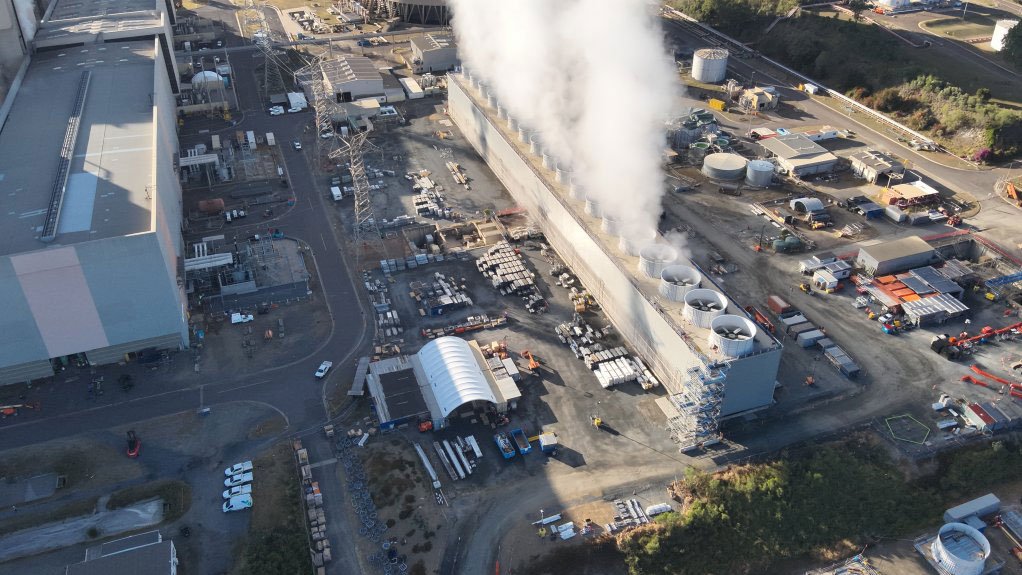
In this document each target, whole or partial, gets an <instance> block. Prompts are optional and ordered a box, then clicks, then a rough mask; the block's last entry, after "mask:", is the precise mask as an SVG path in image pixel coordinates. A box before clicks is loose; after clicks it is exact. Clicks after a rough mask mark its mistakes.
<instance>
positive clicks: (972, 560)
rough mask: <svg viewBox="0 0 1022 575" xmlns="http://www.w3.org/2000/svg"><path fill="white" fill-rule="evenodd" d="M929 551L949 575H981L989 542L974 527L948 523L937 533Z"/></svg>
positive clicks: (988, 549) (987, 554) (987, 553)
mask: <svg viewBox="0 0 1022 575" xmlns="http://www.w3.org/2000/svg"><path fill="white" fill-rule="evenodd" d="M930 551H931V552H932V553H933V559H934V560H935V561H936V562H937V564H939V565H940V566H941V567H942V568H943V569H944V570H945V571H947V572H948V573H950V574H951V575H981V574H982V573H983V570H984V569H985V568H986V560H987V559H988V558H989V557H990V542H989V541H987V538H986V537H985V536H984V535H983V534H982V533H980V532H979V530H977V529H976V528H975V527H970V526H968V525H966V524H964V523H948V524H947V525H944V526H943V527H941V528H940V531H938V532H937V538H936V539H934V540H933V543H931V544H930Z"/></svg>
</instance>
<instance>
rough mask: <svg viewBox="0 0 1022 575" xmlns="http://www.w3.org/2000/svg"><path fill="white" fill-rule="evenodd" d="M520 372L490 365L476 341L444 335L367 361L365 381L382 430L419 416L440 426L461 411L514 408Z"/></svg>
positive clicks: (498, 365) (460, 413)
mask: <svg viewBox="0 0 1022 575" xmlns="http://www.w3.org/2000/svg"><path fill="white" fill-rule="evenodd" d="M516 374H517V369H515V368H514V367H513V364H512V366H510V370H509V366H505V365H504V364H495V365H490V363H489V362H487V359H486V357H484V356H483V353H482V351H481V350H480V349H479V345H478V344H477V343H476V342H474V341H472V342H468V341H465V340H463V339H461V338H458V337H453V336H444V337H440V338H437V339H435V340H433V341H431V342H429V343H428V344H426V345H425V346H423V348H422V349H421V350H419V353H417V354H415V355H410V356H400V357H393V358H387V359H384V360H381V361H377V362H373V363H371V364H369V373H368V374H367V375H366V385H367V386H368V387H369V394H370V395H371V396H372V399H373V408H374V410H375V411H376V415H377V418H378V419H379V422H380V428H381V429H393V428H395V427H397V426H399V425H403V424H407V423H415V422H420V421H430V422H432V424H433V427H434V428H435V429H442V428H444V427H447V425H448V424H449V422H450V420H451V419H453V418H455V417H458V416H460V415H465V416H470V415H472V414H473V413H477V412H479V411H483V412H485V411H490V410H493V411H496V412H497V413H506V412H507V411H509V410H513V409H514V408H515V407H516V406H517V403H518V400H519V399H520V398H521V392H520V391H519V390H518V385H517V384H516V383H515V381H514V377H515V375H516Z"/></svg>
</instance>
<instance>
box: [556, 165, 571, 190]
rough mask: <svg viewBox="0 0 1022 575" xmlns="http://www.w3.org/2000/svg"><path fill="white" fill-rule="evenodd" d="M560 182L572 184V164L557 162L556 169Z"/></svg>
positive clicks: (558, 181)
mask: <svg viewBox="0 0 1022 575" xmlns="http://www.w3.org/2000/svg"><path fill="white" fill-rule="evenodd" d="M554 175H555V176H556V177H557V183H558V184H564V185H571V183H572V182H571V166H569V165H568V164H567V163H565V162H557V169H556V170H554Z"/></svg>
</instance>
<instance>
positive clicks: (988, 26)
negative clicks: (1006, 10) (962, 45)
mask: <svg viewBox="0 0 1022 575" xmlns="http://www.w3.org/2000/svg"><path fill="white" fill-rule="evenodd" d="M995 24H996V22H995V21H994V19H993V18H991V17H989V16H986V15H984V14H975V13H973V14H968V15H967V16H966V17H965V20H962V19H961V18H959V17H949V18H937V19H935V20H927V21H926V22H923V27H924V28H927V29H928V30H930V31H932V32H935V33H938V34H944V35H945V36H950V37H951V38H960V39H961V38H979V37H984V36H990V35H991V34H993V32H994V25H995Z"/></svg>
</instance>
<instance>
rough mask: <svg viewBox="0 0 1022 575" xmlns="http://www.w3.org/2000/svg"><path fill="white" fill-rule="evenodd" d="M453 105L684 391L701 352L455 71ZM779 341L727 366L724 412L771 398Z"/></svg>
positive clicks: (565, 252) (507, 179)
mask: <svg viewBox="0 0 1022 575" xmlns="http://www.w3.org/2000/svg"><path fill="white" fill-rule="evenodd" d="M448 98H449V102H448V111H449V113H450V115H451V118H452V119H453V120H454V122H455V123H456V124H458V127H459V128H460V129H461V131H462V133H463V134H464V135H465V137H466V138H467V139H468V141H469V142H470V143H471V144H472V147H473V148H475V150H476V151H477V152H478V153H479V154H480V156H482V158H483V159H484V160H485V161H486V163H487V164H488V165H489V166H490V168H491V169H492V170H493V172H494V173H495V174H496V175H497V177H498V178H500V180H501V182H502V183H503V184H504V185H505V186H506V187H507V188H508V190H509V191H510V193H511V195H512V196H513V197H514V198H515V200H516V201H517V202H519V204H521V205H522V206H523V207H525V208H526V209H527V210H528V211H529V215H530V217H532V218H533V220H534V221H535V222H536V223H538V224H539V225H540V227H541V228H542V229H543V231H544V233H545V235H546V238H547V240H548V241H549V243H550V244H551V246H553V248H554V249H555V250H557V253H558V254H559V255H560V256H561V258H562V259H563V260H564V262H565V263H566V264H567V265H569V266H570V267H571V268H572V270H573V271H574V272H575V273H576V274H577V275H578V276H579V279H581V280H582V283H583V284H585V286H586V287H587V288H588V289H589V290H590V291H591V292H592V293H593V295H594V296H595V297H596V298H597V299H598V300H599V301H600V304H601V306H602V308H603V310H604V311H605V312H606V313H607V316H608V317H609V318H610V320H611V321H612V322H613V323H614V325H615V327H617V329H618V331H619V332H620V333H621V335H622V336H623V337H624V338H625V339H626V340H627V341H628V342H629V344H630V345H631V346H632V347H633V348H634V349H635V351H636V352H638V353H639V354H640V355H641V356H642V357H643V359H645V360H647V361H648V363H649V365H650V367H651V368H652V369H653V370H654V371H655V372H656V374H657V376H658V377H659V378H660V379H661V381H662V382H663V383H664V385H665V387H667V389H668V390H669V391H671V392H675V393H676V392H678V391H679V390H680V389H681V386H682V383H683V382H684V380H685V379H686V377H687V375H688V371H689V370H690V369H692V368H694V367H699V366H700V365H702V360H701V358H700V356H699V355H697V353H695V352H694V351H693V350H692V349H691V348H690V347H689V346H688V344H686V342H685V341H684V338H683V337H682V335H681V334H680V333H679V331H678V330H676V329H675V328H674V327H673V326H672V325H671V323H669V322H668V320H667V319H666V318H665V317H664V316H663V315H662V314H661V313H660V312H659V311H657V309H656V308H655V307H654V306H653V304H652V303H651V302H650V301H648V300H647V299H646V298H645V297H644V296H643V294H642V293H641V292H640V291H639V289H638V287H637V286H635V285H634V284H633V283H632V281H633V280H632V279H631V277H630V275H629V274H628V273H626V272H625V271H624V270H622V269H621V268H620V267H619V266H618V264H617V262H616V261H615V260H614V259H612V257H611V256H609V255H608V254H607V253H606V252H605V251H604V248H602V247H601V246H600V245H599V243H598V242H597V241H596V240H595V239H594V238H593V236H591V235H589V233H588V232H587V231H586V229H585V227H584V225H583V224H582V223H581V222H580V221H579V220H578V219H577V217H576V216H575V215H574V214H573V213H572V212H571V211H570V210H569V209H568V208H566V207H565V205H564V204H563V203H562V200H561V198H559V197H558V196H557V195H555V194H554V193H552V192H551V191H550V190H549V189H548V188H547V186H546V184H545V183H544V182H543V180H542V179H541V178H540V177H539V175H538V174H537V173H536V172H535V171H534V170H533V169H532V168H531V167H530V164H529V163H528V162H527V161H526V160H525V159H523V158H522V156H521V155H519V153H518V151H517V150H516V149H515V148H513V147H512V146H511V144H509V143H508V142H507V141H506V140H505V139H504V137H503V136H502V134H501V133H500V132H499V130H497V128H496V127H495V126H494V125H493V124H492V123H491V122H490V120H489V119H488V118H487V117H486V116H485V114H484V113H483V112H482V111H481V110H479V109H478V108H477V107H476V106H475V104H474V103H473V102H472V100H471V99H470V98H469V97H468V96H467V95H466V93H465V92H464V91H463V89H462V86H461V84H459V80H458V79H456V78H455V77H454V76H453V75H452V76H451V81H449V82H448ZM780 358H781V349H780V348H777V349H774V350H769V351H765V352H763V353H760V354H758V355H753V356H749V357H746V358H742V359H739V360H735V361H734V362H733V363H732V365H731V368H730V370H729V372H728V378H727V382H728V383H727V391H726V393H725V400H724V405H723V407H722V410H721V415H723V416H727V415H731V414H735V413H740V412H743V411H747V410H750V409H756V408H760V407H764V406H767V405H770V403H771V402H772V398H773V389H774V385H775V380H776V375H777V368H778V366H779V364H780Z"/></svg>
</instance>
